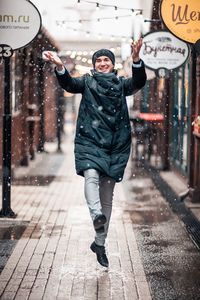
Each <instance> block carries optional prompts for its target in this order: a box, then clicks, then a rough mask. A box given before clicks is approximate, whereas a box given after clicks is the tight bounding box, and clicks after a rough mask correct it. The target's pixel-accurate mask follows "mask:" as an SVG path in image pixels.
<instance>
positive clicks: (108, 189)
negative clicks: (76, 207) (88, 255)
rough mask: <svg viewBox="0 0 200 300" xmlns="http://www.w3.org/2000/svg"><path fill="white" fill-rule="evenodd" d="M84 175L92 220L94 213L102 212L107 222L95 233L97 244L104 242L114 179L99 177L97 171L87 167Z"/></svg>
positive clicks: (110, 210) (110, 209) (101, 244)
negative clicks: (100, 231)
mask: <svg viewBox="0 0 200 300" xmlns="http://www.w3.org/2000/svg"><path fill="white" fill-rule="evenodd" d="M84 177H85V187H84V192H85V198H86V201H87V205H88V208H89V212H90V215H91V218H92V220H94V218H95V216H96V215H99V214H102V213H103V214H104V215H105V216H106V219H107V222H106V224H105V226H104V228H105V231H104V232H103V233H96V235H95V242H96V244H97V245H99V246H103V245H104V244H105V239H106V237H107V233H108V227H109V222H110V216H111V212H112V199H113V190H114V186H115V180H114V179H113V178H111V177H108V176H106V177H103V178H101V179H100V178H99V172H98V171H97V170H95V169H88V170H85V171H84Z"/></svg>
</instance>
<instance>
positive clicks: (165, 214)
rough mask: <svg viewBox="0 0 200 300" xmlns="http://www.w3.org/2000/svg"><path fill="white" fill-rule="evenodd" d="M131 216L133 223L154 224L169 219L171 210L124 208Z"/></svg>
mask: <svg viewBox="0 0 200 300" xmlns="http://www.w3.org/2000/svg"><path fill="white" fill-rule="evenodd" d="M125 212H128V213H129V214H130V217H131V221H132V223H133V224H140V225H152V226H153V225H156V224H158V223H161V222H166V221H169V220H170V218H171V212H170V211H169V210H165V211H164V210H161V209H159V210H151V209H149V210H147V209H145V210H134V211H129V210H126V211H125Z"/></svg>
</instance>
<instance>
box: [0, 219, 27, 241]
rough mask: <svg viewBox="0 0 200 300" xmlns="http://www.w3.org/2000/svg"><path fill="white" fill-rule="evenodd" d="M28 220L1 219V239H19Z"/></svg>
mask: <svg viewBox="0 0 200 300" xmlns="http://www.w3.org/2000/svg"><path fill="white" fill-rule="evenodd" d="M27 225H28V222H17V221H15V222H13V221H3V220H1V221H0V240H19V239H20V237H21V235H22V234H23V232H24V230H25V229H26V227H27Z"/></svg>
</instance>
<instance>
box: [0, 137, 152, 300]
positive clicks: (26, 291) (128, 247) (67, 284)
mask: <svg viewBox="0 0 200 300" xmlns="http://www.w3.org/2000/svg"><path fill="white" fill-rule="evenodd" d="M62 148H63V149H64V155H63V154H61V156H60V158H59V154H57V153H55V154H54V153H51V154H48V155H49V158H47V157H46V156H45V154H41V155H43V162H42V160H41V161H39V164H38V165H37V163H33V165H32V169H31V172H33V173H34V172H35V174H37V173H39V172H41V174H42V169H43V168H44V167H43V165H44V161H45V159H46V161H47V162H48V161H50V160H52V162H51V164H52V165H54V164H55V161H56V160H57V159H58V160H59V159H60V161H61V160H62V162H61V163H60V165H59V166H60V167H59V168H57V170H56V173H55V174H53V175H55V178H54V180H53V181H52V182H51V183H50V184H49V185H43V186H31V185H29V186H27V185H26V186H23V185H20V186H12V209H13V210H14V212H15V213H17V218H16V221H28V226H27V228H26V230H25V231H24V233H23V235H22V236H21V238H20V240H19V241H18V243H17V245H16V247H15V248H14V250H13V252H12V254H11V256H10V258H9V260H8V261H7V264H6V266H5V268H4V269H3V271H2V273H1V274H0V299H2V300H3V299H6V300H10V299H19V300H25V299H30V300H39V299H45V300H51V299H52V300H53V299H59V300H68V299H77V300H81V299H88V300H89V299H91V300H95V299H99V300H101V299H102V300H103V299H104V300H105V299H106V300H107V299H116V300H117V299H119V300H123V299H130V300H134V299H144V300H149V299H151V295H150V290H149V286H148V283H147V281H146V277H145V273H144V269H143V265H142V261H141V258H140V253H139V250H138V247H137V243H136V239H135V234H134V231H133V227H132V224H131V220H130V217H129V214H126V213H124V212H123V203H124V202H125V195H124V192H123V186H122V184H121V183H120V184H117V185H116V189H115V195H114V209H113V215H112V221H111V225H110V232H109V236H108V241H107V245H106V247H107V253H108V257H109V261H110V267H109V268H108V269H105V268H103V267H101V266H100V265H99V264H98V263H97V262H96V256H95V255H94V253H92V252H91V250H90V249H89V246H90V244H91V243H92V241H93V236H94V230H93V228H92V222H91V220H90V217H89V213H88V209H87V206H86V203H85V200H84V195H83V184H84V181H83V178H81V177H80V176H77V175H76V174H75V171H74V158H73V142H72V140H71V139H70V138H68V140H66V141H65V143H64V144H63V145H62ZM48 159H49V160H48ZM46 170H49V171H48V172H47V171H46ZM51 170H52V169H51V168H50V167H49V165H47V166H46V169H45V170H44V169H43V172H44V173H45V175H48V174H50V173H51ZM54 170H55V169H54ZM20 172H22V171H19V172H18V176H20ZM23 172H27V171H23ZM23 172H22V173H21V174H25V173H23ZM29 172H30V169H29ZM47 173H48V174H47ZM51 174H52V173H51Z"/></svg>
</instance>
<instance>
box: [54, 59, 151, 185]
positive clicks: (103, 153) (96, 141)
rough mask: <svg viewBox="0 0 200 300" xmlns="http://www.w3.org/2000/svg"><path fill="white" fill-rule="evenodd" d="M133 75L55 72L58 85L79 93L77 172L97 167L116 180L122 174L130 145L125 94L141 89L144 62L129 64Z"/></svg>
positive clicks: (117, 180)
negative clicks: (60, 73) (126, 76)
mask: <svg viewBox="0 0 200 300" xmlns="http://www.w3.org/2000/svg"><path fill="white" fill-rule="evenodd" d="M132 71H133V76H132V78H128V79H125V78H124V77H119V78H117V76H116V72H113V73H101V72H97V71H95V70H93V71H92V76H91V75H89V74H85V75H83V76H82V77H76V78H72V77H71V76H70V75H69V73H68V71H67V70H65V74H63V75H59V74H58V73H57V72H56V76H57V78H58V81H59V83H60V85H61V87H62V88H63V89H65V90H67V91H68V92H70V93H81V94H82V100H81V103H80V107H79V113H78V119H77V126H76V136H75V149H74V151H75V165H76V172H77V174H78V175H82V176H83V171H84V170H87V169H96V170H98V171H99V172H100V174H101V176H105V175H107V176H110V177H112V178H114V179H115V180H116V182H119V181H121V180H122V178H123V174H124V169H125V167H126V164H127V161H128V158H129V154H130V147H131V128H130V121H129V115H128V109H127V104H126V98H125V97H126V96H129V95H132V94H133V93H134V92H136V91H138V90H139V89H141V88H142V87H143V86H144V84H145V81H146V74H145V70H144V65H143V64H142V67H140V68H134V67H133V68H132Z"/></svg>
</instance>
